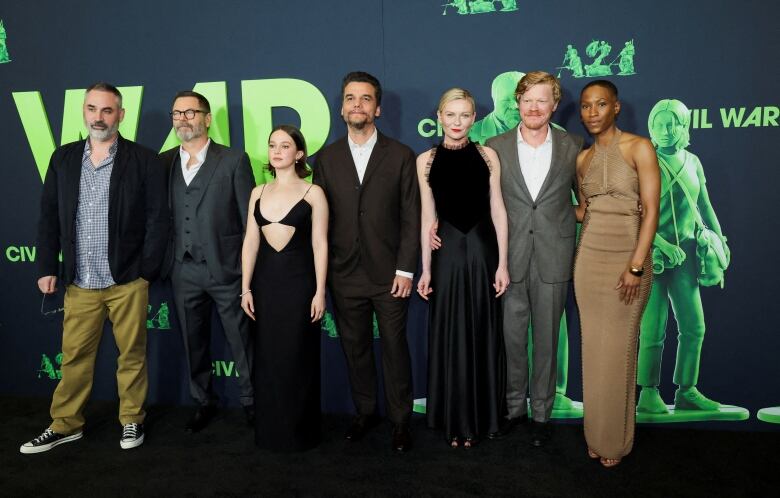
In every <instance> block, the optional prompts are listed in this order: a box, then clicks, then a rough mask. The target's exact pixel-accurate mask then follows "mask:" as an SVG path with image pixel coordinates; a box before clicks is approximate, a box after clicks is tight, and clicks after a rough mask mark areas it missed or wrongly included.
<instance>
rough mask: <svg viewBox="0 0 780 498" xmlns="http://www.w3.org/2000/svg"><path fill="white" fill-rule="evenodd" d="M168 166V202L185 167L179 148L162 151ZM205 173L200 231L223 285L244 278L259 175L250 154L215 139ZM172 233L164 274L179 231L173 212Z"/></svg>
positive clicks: (211, 266)
mask: <svg viewBox="0 0 780 498" xmlns="http://www.w3.org/2000/svg"><path fill="white" fill-rule="evenodd" d="M160 158H161V160H162V162H163V164H164V165H165V166H166V168H168V205H169V207H171V208H172V206H171V205H170V203H171V192H170V189H171V187H172V184H173V180H172V179H173V172H174V171H176V168H180V167H181V160H180V159H179V148H178V147H175V148H173V149H170V150H167V151H165V152H163V153H162V154H160ZM198 176H199V177H200V176H202V180H203V185H204V187H203V190H202V191H201V192H202V195H201V197H200V198H198V199H195V202H196V203H197V223H198V233H199V234H200V236H201V239H202V243H203V252H204V256H205V258H206V266H207V267H208V270H209V273H211V275H212V276H213V277H214V279H215V280H216V281H217V282H219V283H220V284H228V283H232V282H234V281H235V280H236V279H240V278H241V246H242V244H243V242H244V231H245V230H246V219H247V214H249V215H251V214H252V213H247V208H248V206H249V196H250V194H251V193H252V189H253V188H254V187H255V178H254V175H253V173H252V167H251V166H250V164H249V156H247V154H246V152H244V151H241V150H238V149H230V148H228V147H225V146H224V145H220V144H218V143H216V142H214V141H213V140H212V142H211V144H210V145H209V148H208V151H207V152H206V160H205V161H204V162H203V165H201V167H200V171H198ZM171 227H172V228H173V230H171V236H170V240H169V243H168V251H167V254H166V258H165V259H166V264H165V266H164V268H163V277H165V276H167V275H169V274H170V271H171V267H172V266H173V260H174V254H175V253H174V247H173V245H174V241H175V239H176V237H175V230H176V229H178V228H179V227H175V226H174V222H173V214H171Z"/></svg>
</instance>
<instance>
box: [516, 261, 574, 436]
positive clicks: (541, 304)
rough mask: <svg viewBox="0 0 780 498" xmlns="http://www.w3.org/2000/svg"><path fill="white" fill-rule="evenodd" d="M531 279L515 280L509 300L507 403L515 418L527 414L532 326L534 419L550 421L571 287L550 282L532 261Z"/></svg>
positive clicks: (532, 409)
mask: <svg viewBox="0 0 780 498" xmlns="http://www.w3.org/2000/svg"><path fill="white" fill-rule="evenodd" d="M529 264H530V268H529V270H528V272H527V278H525V279H524V280H521V281H519V282H515V281H512V282H511V284H510V285H509V289H507V292H506V294H505V295H504V298H503V305H504V344H505V347H506V362H507V390H506V401H507V410H508V416H509V418H514V417H517V416H520V415H522V414H523V413H526V410H527V405H526V399H527V395H526V393H527V392H528V387H529V386H528V376H529V361H528V324H529V321H530V323H531V324H532V329H533V330H532V333H533V338H532V340H533V358H532V362H531V363H532V364H531V365H530V367H531V385H530V394H531V415H532V418H533V420H535V421H536V422H547V421H548V420H549V419H550V415H551V414H552V408H553V402H554V401H555V382H556V368H557V365H556V363H557V361H556V360H557V351H558V329H559V327H560V323H561V315H562V314H563V309H564V307H565V305H566V294H567V292H568V288H569V283H568V282H560V283H552V284H551V283H546V282H543V281H542V279H541V277H540V276H539V271H538V269H537V268H536V266H535V265H534V257H533V255H532V256H531V258H530V262H529Z"/></svg>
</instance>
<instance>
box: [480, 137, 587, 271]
mask: <svg viewBox="0 0 780 498" xmlns="http://www.w3.org/2000/svg"><path fill="white" fill-rule="evenodd" d="M551 132H552V147H553V151H552V162H551V164H550V172H549V173H548V175H547V178H545V180H544V183H543V184H542V189H541V190H540V191H539V195H537V197H536V200H535V201H534V200H533V199H532V198H531V194H530V193H529V192H528V187H527V186H526V183H525V179H524V178H523V174H522V172H521V171H520V160H519V157H518V153H517V127H514V128H512V129H511V130H509V131H507V132H506V133H502V134H501V135H498V136H497V137H493V138H491V139H490V140H488V141H487V146H488V147H491V148H492V149H494V150H495V151H496V153H497V154H498V158H499V160H500V161H501V192H502V194H503V196H504V203H505V204H506V210H507V215H508V216H509V275H510V277H511V278H512V280H513V281H515V282H520V281H523V280H525V279H526V278H527V277H528V269H529V260H530V264H533V265H535V266H536V268H537V269H538V271H539V275H540V276H541V278H542V281H544V282H547V283H560V282H567V281H569V280H571V277H572V262H573V258H574V244H575V235H576V233H577V220H576V217H575V214H574V208H573V207H572V197H571V191H572V189H574V190H575V191H576V188H577V175H576V161H577V154H578V153H579V151H580V149H581V148H582V143H583V139H582V137H579V136H577V135H571V134H569V133H567V132H566V131H563V130H558V129H556V128H551Z"/></svg>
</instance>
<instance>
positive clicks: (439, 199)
mask: <svg viewBox="0 0 780 498" xmlns="http://www.w3.org/2000/svg"><path fill="white" fill-rule="evenodd" d="M428 184H429V185H430V187H431V190H432V192H433V197H434V200H435V202H436V211H437V214H438V218H439V229H438V235H439V236H440V237H441V239H442V247H441V249H439V250H437V251H434V252H433V255H432V260H431V287H432V288H433V293H432V294H431V297H430V310H429V311H430V312H429V317H428V321H429V328H428V330H429V336H428V400H427V416H428V425H429V426H430V427H432V428H443V429H444V432H445V437H446V438H447V440H448V441H449V440H451V439H452V438H453V437H462V438H475V439H478V438H481V437H483V436H485V435H487V434H488V433H491V432H496V431H497V430H498V425H499V421H500V417H501V416H502V410H503V407H504V398H505V389H506V388H505V385H506V359H505V356H504V345H503V336H502V332H501V324H502V322H501V307H500V299H496V297H495V289H494V288H493V282H494V280H495V274H496V269H497V268H498V243H497V241H496V232H495V229H494V227H493V222H492V219H491V217H490V170H489V168H488V165H487V164H486V162H485V160H484V159H483V157H482V154H481V153H480V151H479V150H478V149H477V146H476V145H475V144H474V143H472V142H469V143H468V144H467V145H466V146H465V147H463V148H461V149H457V150H451V149H447V148H444V147H443V146H441V145H440V146H439V147H438V148H437V150H436V154H435V156H434V160H433V163H432V164H431V168H430V171H429V175H428Z"/></svg>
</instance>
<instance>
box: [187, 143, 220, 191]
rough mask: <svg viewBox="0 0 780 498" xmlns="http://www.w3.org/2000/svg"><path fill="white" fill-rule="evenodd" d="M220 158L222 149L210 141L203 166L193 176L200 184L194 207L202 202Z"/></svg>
mask: <svg viewBox="0 0 780 498" xmlns="http://www.w3.org/2000/svg"><path fill="white" fill-rule="evenodd" d="M221 156H222V149H221V148H220V146H219V144H217V143H214V142H213V141H212V142H211V143H210V144H209V148H208V150H207V151H206V159H205V160H204V161H203V164H201V165H200V170H199V171H198V174H197V175H195V178H198V177H200V182H201V189H200V195H199V196H198V198H197V199H195V205H196V206H199V205H200V202H201V201H202V200H203V195H204V194H205V193H206V189H207V188H208V186H209V183H211V179H212V178H213V177H214V173H215V172H216V171H217V165H218V164H219V160H220V158H221ZM193 181H194V180H193Z"/></svg>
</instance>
